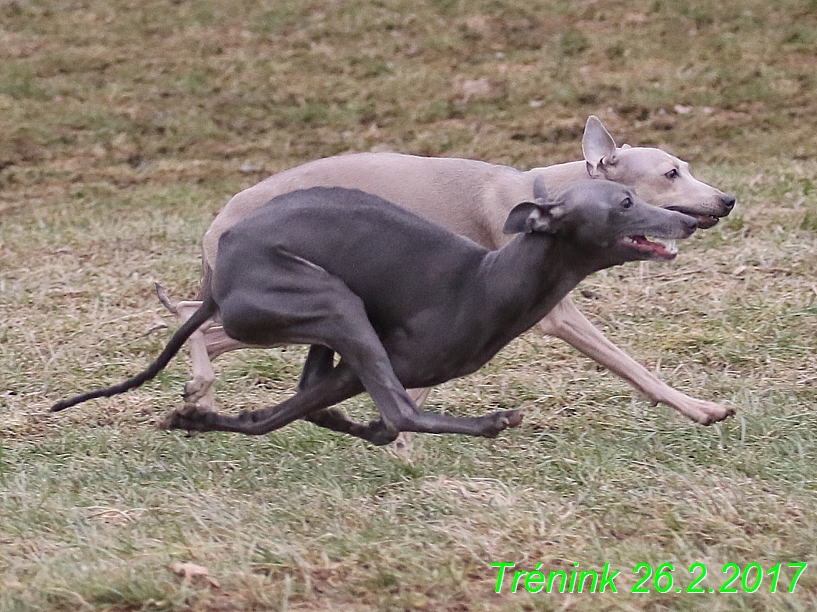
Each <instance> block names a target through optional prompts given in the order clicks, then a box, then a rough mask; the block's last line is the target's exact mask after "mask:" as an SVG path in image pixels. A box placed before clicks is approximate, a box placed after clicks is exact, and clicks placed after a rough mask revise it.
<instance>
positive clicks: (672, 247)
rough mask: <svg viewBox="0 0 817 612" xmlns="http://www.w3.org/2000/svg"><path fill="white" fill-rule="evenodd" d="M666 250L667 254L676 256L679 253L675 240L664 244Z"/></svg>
mask: <svg viewBox="0 0 817 612" xmlns="http://www.w3.org/2000/svg"><path fill="white" fill-rule="evenodd" d="M664 248H665V249H666V250H667V253H670V254H672V255H675V254H676V253H677V252H678V245H677V244H675V241H674V240H667V241H666V242H665V243H664Z"/></svg>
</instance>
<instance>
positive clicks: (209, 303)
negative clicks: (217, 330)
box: [51, 297, 218, 412]
mask: <svg viewBox="0 0 817 612" xmlns="http://www.w3.org/2000/svg"><path fill="white" fill-rule="evenodd" d="M217 309H218V308H217V306H216V303H215V301H213V299H212V298H209V297H205V299H204V302H203V303H202V305H201V306H199V309H198V310H197V311H196V312H194V313H193V315H192V316H191V317H190V318H189V319H187V321H185V322H184V324H183V325H182V326H181V327H180V328H179V329H178V330H177V331H176V333H175V334H173V336H172V337H171V338H170V340H169V341H168V343H167V346H165V348H164V350H163V351H162V352H161V353H160V354H159V356H158V357H157V358H156V360H155V361H154V362H153V363H151V364H150V365H149V366H148V367H147V368H145V370H144V371H143V372H141V373H140V374H137V375H136V376H134V377H132V378H129V379H128V380H126V381H125V382H121V383H119V384H118V385H114V386H112V387H107V388H105V389H97V390H96V391H89V392H88V393H83V394H81V395H76V396H74V397H72V398H69V399H66V400H62V401H61V402H57V403H56V404H54V405H53V406H51V412H59V411H60V410H65V409H66V408H70V407H71V406H76V405H77V404H81V403H82V402H87V401H88V400H92V399H96V398H97V397H111V396H112V395H119V394H120V393H124V392H125V391H130V390H131V389H134V388H136V387H138V386H140V385H142V384H144V383H146V382H147V381H149V380H151V379H152V378H154V377H155V376H156V375H157V374H158V373H159V372H161V371H162V370H164V369H165V367H167V364H168V363H170V360H171V359H173V357H174V356H175V355H176V353H178V352H179V349H181V348H182V346H184V343H185V342H187V339H188V338H189V337H190V336H191V335H192V334H193V332H194V331H196V330H197V329H198V328H199V327H201V325H202V324H203V323H204V322H205V321H207V319H209V318H211V317H212V316H213V315H214V314H215V313H216V311H217Z"/></svg>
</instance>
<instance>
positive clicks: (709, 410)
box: [677, 399, 735, 425]
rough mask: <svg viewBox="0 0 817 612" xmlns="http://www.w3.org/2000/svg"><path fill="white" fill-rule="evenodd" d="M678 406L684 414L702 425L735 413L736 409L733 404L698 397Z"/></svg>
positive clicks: (718, 420) (721, 419)
mask: <svg viewBox="0 0 817 612" xmlns="http://www.w3.org/2000/svg"><path fill="white" fill-rule="evenodd" d="M677 408H678V410H680V411H681V413H682V414H684V415H686V416H688V417H689V418H691V419H692V420H693V421H696V422H697V423H700V424H701V425H712V424H713V423H718V422H720V421H723V420H724V419H726V418H728V417H730V416H732V415H733V414H735V409H734V408H732V407H731V406H724V405H723V404H717V403H715V402H707V401H706V400H697V399H696V400H692V401H691V402H686V403H685V404H684V406H683V407H677Z"/></svg>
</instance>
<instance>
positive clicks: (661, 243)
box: [621, 221, 717, 260]
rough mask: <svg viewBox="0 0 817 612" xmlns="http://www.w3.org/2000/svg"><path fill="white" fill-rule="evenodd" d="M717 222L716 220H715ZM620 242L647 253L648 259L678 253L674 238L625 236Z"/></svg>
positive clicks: (668, 257) (667, 257)
mask: <svg viewBox="0 0 817 612" xmlns="http://www.w3.org/2000/svg"><path fill="white" fill-rule="evenodd" d="M716 223H717V221H716ZM621 243H622V244H623V245H624V246H625V247H627V248H630V249H633V250H636V251H638V252H639V253H643V254H645V255H647V258H648V259H658V260H670V259H675V256H676V255H678V247H677V246H676V245H675V241H674V240H659V239H657V238H652V239H649V238H647V237H646V236H627V237H625V238H622V240H621Z"/></svg>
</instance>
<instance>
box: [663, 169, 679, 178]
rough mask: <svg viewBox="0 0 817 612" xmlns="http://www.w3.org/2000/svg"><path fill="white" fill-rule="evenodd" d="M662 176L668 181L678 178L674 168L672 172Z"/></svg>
mask: <svg viewBox="0 0 817 612" xmlns="http://www.w3.org/2000/svg"><path fill="white" fill-rule="evenodd" d="M664 176H666V177H667V178H668V179H675V178H678V171H677V170H676V169H675V168H673V169H672V170H670V171H669V172H667V173H666V174H664Z"/></svg>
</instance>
